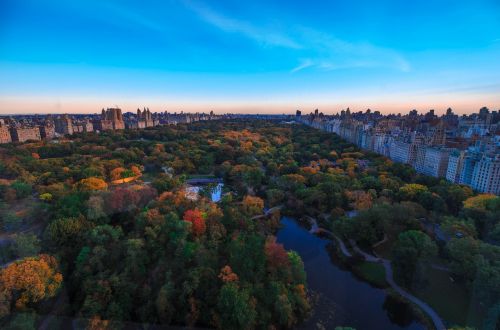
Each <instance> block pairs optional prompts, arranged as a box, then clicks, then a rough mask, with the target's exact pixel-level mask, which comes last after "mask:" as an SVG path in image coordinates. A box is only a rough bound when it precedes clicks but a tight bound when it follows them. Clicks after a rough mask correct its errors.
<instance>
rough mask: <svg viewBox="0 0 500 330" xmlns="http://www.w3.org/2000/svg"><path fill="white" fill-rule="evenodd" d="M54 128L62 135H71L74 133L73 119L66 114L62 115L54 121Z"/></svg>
mask: <svg viewBox="0 0 500 330" xmlns="http://www.w3.org/2000/svg"><path fill="white" fill-rule="evenodd" d="M54 124H55V130H56V132H57V133H59V134H62V135H71V134H73V133H74V130H73V121H72V120H71V118H70V117H69V116H68V115H62V116H60V117H58V118H56V120H55V121H54Z"/></svg>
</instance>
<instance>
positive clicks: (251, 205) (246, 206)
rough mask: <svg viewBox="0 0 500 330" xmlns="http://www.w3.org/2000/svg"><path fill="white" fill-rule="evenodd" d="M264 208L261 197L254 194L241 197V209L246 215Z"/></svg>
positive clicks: (254, 213) (256, 212)
mask: <svg viewBox="0 0 500 330" xmlns="http://www.w3.org/2000/svg"><path fill="white" fill-rule="evenodd" d="M263 209H264V201H263V200H262V198H259V197H254V196H249V195H247V196H245V198H243V210H244V212H245V213H247V214H248V215H257V214H261V213H262V210H263Z"/></svg>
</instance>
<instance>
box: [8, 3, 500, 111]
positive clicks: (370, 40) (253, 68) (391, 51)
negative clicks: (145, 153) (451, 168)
mask: <svg viewBox="0 0 500 330" xmlns="http://www.w3.org/2000/svg"><path fill="white" fill-rule="evenodd" d="M112 106H119V107H121V108H122V109H124V110H125V111H133V110H135V109H136V108H137V107H141V108H142V107H144V106H146V107H149V108H150V109H151V110H153V111H169V112H176V111H177V112H179V111H200V112H203V111H204V112H208V111H210V110H213V111H214V112H216V113H226V112H233V113H234V112H247V113H292V112H294V111H295V110H296V109H301V110H302V111H303V112H309V111H313V110H314V109H315V108H319V109H320V111H323V112H324V113H336V112H338V111H340V110H341V109H344V108H347V107H350V108H351V110H354V111H358V110H365V109H367V108H370V109H372V110H379V111H381V112H383V113H390V112H393V113H397V112H401V113H405V112H408V111H409V110H411V109H414V108H416V109H417V110H419V111H420V112H426V111H428V110H429V109H436V112H437V113H442V112H444V111H445V109H446V108H448V107H452V108H453V109H454V111H455V112H456V113H459V114H462V113H471V112H477V110H478V109H479V108H480V107H482V106H487V107H489V108H490V109H493V110H496V109H500V1H499V0H467V1H463V0H432V1H431V0H420V1H401V0H378V1H373V0H366V1H365V0H350V1H346V0H344V1H338V0H332V1H314V0H309V1H294V0H287V1H285V0H275V1H269V0H252V1H242V0H239V1H236V0H235V1H224V0H219V1H196V0H179V1H174V0H162V1H160V0H155V1H153V0H141V1H131V0H113V1H111V0H110V1H107V0H85V1H83V0H82V1H77V0H73V1H69V0H0V114H9V113H96V112H99V111H100V109H101V108H106V107H112Z"/></svg>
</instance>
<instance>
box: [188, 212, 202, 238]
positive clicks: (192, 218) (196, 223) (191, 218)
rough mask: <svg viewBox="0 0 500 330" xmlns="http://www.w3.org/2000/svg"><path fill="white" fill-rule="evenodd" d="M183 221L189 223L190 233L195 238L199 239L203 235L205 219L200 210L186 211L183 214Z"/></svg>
mask: <svg viewBox="0 0 500 330" xmlns="http://www.w3.org/2000/svg"><path fill="white" fill-rule="evenodd" d="M183 220H184V221H187V222H189V223H191V233H192V234H193V235H194V236H195V237H200V236H201V235H203V234H204V233H205V230H206V225H205V218H204V215H203V213H201V212H200V210H198V209H195V210H187V211H186V212H184V216H183Z"/></svg>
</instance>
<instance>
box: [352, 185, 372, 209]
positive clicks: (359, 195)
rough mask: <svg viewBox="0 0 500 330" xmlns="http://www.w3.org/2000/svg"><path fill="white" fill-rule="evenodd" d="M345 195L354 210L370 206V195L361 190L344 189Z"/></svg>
mask: <svg viewBox="0 0 500 330" xmlns="http://www.w3.org/2000/svg"><path fill="white" fill-rule="evenodd" d="M346 196H347V198H349V200H350V201H351V205H352V207H353V208H354V209H356V210H366V209H369V208H370V207H372V196H371V194H370V193H368V192H366V191H363V190H355V191H346Z"/></svg>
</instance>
